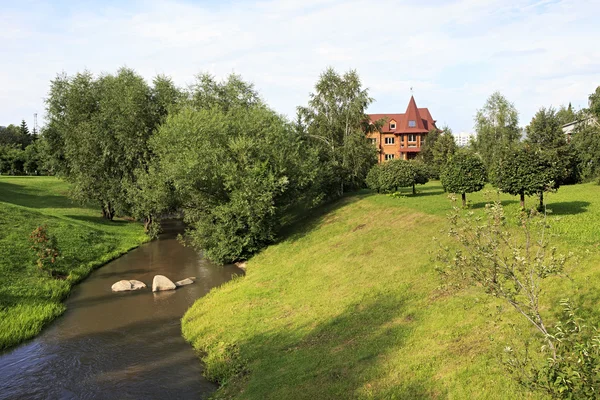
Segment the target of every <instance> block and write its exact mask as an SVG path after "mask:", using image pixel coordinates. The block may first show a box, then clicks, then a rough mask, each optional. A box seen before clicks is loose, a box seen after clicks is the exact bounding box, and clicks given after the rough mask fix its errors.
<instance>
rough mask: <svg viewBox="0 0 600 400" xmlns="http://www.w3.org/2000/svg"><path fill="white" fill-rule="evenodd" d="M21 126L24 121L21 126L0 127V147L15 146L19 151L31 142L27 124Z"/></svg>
mask: <svg viewBox="0 0 600 400" xmlns="http://www.w3.org/2000/svg"><path fill="white" fill-rule="evenodd" d="M23 124H25V121H23V123H22V125H21V126H16V125H13V124H10V125H8V126H7V127H0V145H16V146H18V147H19V148H20V149H21V150H23V149H24V148H25V147H27V145H28V144H29V143H30V142H31V135H29V130H28V129H27V124H25V125H23ZM23 128H24V129H23Z"/></svg>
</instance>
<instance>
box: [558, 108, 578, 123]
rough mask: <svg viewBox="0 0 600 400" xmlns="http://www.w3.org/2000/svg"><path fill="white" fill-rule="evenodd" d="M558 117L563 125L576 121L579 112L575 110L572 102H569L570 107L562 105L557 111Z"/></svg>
mask: <svg viewBox="0 0 600 400" xmlns="http://www.w3.org/2000/svg"><path fill="white" fill-rule="evenodd" d="M556 118H557V119H558V122H559V124H560V126H563V125H565V124H568V123H571V122H574V121H576V120H577V113H576V112H575V110H573V107H572V106H571V103H569V106H568V107H565V106H560V108H559V109H558V111H557V112H556Z"/></svg>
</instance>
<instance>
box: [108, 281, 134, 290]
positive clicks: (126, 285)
mask: <svg viewBox="0 0 600 400" xmlns="http://www.w3.org/2000/svg"><path fill="white" fill-rule="evenodd" d="M131 286H132V285H131V282H129V281H128V280H122V281H119V282H117V283H115V284H114V285H112V286H111V289H112V291H113V292H125V291H127V290H131Z"/></svg>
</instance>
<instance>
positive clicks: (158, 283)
mask: <svg viewBox="0 0 600 400" xmlns="http://www.w3.org/2000/svg"><path fill="white" fill-rule="evenodd" d="M175 288H177V286H175V284H174V283H173V281H172V280H170V279H169V278H167V277H166V276H164V275H156V276H154V280H153V281H152V291H153V292H159V291H161V290H173V289H175Z"/></svg>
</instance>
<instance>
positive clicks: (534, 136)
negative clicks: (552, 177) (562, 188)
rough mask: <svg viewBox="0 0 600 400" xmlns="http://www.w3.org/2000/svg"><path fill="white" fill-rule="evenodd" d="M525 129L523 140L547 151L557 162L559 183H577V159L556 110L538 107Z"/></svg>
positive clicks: (557, 179)
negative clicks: (524, 138)
mask: <svg viewBox="0 0 600 400" xmlns="http://www.w3.org/2000/svg"><path fill="white" fill-rule="evenodd" d="M525 129H526V132H527V138H526V140H525V142H526V143H528V144H529V145H531V146H537V147H538V148H539V150H540V151H545V152H548V155H547V156H548V157H552V158H555V159H556V161H557V162H558V168H559V169H560V170H561V171H562V173H561V174H560V175H558V176H557V177H556V181H557V182H558V183H559V184H561V185H562V184H568V183H577V182H578V181H579V168H578V161H579V159H578V156H577V152H576V151H575V148H574V147H573V146H570V144H569V143H567V140H566V136H565V134H564V133H563V130H562V124H561V122H560V119H559V117H558V114H557V112H556V111H555V110H554V109H553V108H552V107H550V108H544V107H542V108H540V110H539V111H538V112H537V113H536V114H535V116H534V117H533V118H532V119H531V122H530V124H529V125H527V127H526V128H525Z"/></svg>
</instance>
